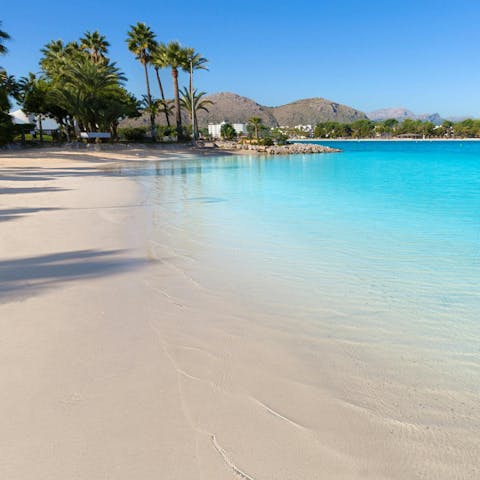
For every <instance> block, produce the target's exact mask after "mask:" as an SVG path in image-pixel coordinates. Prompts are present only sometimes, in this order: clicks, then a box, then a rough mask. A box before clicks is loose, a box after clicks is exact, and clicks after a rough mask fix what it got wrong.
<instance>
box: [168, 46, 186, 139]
mask: <svg viewBox="0 0 480 480" xmlns="http://www.w3.org/2000/svg"><path fill="white" fill-rule="evenodd" d="M163 55H164V60H165V64H166V65H168V66H169V67H170V68H171V73H172V82H173V98H174V104H175V124H176V129H177V138H178V139H181V138H182V135H183V132H182V115H181V112H180V108H181V106H180V90H179V87H178V71H179V69H182V68H183V66H184V65H185V61H186V60H185V58H186V53H185V49H183V48H182V46H181V45H180V43H178V42H169V43H168V44H167V45H166V46H165V49H164V53H163Z"/></svg>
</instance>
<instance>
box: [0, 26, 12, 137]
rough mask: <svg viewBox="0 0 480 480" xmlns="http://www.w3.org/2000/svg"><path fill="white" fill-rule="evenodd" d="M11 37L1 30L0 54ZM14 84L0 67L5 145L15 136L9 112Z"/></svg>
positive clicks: (0, 130) (1, 130) (0, 127)
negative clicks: (10, 96)
mask: <svg viewBox="0 0 480 480" xmlns="http://www.w3.org/2000/svg"><path fill="white" fill-rule="evenodd" d="M0 26H1V23H0ZM9 38H10V36H9V35H8V33H6V32H4V31H3V30H0V55H5V54H6V53H7V47H6V46H5V41H6V40H8V39H9ZM14 85H16V83H15V81H14V79H13V77H9V75H8V74H7V72H6V71H4V70H3V69H2V68H1V67H0V145H5V144H6V143H8V142H10V141H11V140H12V139H13V137H14V132H15V126H14V124H13V122H12V117H11V116H10V115H9V113H8V112H9V110H10V102H9V100H8V95H9V93H10V92H11V89H12V88H13V86H14Z"/></svg>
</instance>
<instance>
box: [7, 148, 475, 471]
mask: <svg viewBox="0 0 480 480" xmlns="http://www.w3.org/2000/svg"><path fill="white" fill-rule="evenodd" d="M189 155H190V153H189V152H188V151H184V152H182V151H171V152H167V153H163V154H162V153H160V152H158V151H154V150H152V151H135V150H132V151H119V152H108V153H107V152H86V151H70V150H57V149H51V150H31V151H23V152H6V153H2V154H0V329H1V330H0V331H1V336H0V388H1V391H2V394H1V396H0V452H1V453H0V478H2V479H8V480H33V479H35V480H57V479H58V480H60V479H61V480H65V479H72V480H73V479H75V480H97V479H115V480H127V479H128V480H131V479H139V480H154V479H155V480H158V479H182V480H183V479H205V480H207V479H208V480H220V479H222V480H223V479H228V478H231V479H235V478H244V479H249V480H252V479H254V480H267V479H272V480H273V479H275V480H287V479H288V480H298V479H328V480H330V479H375V480H377V479H398V480H405V479H432V480H433V479H435V480H438V479H445V480H447V479H454V478H458V479H475V478H480V461H479V460H478V452H479V448H480V440H479V434H478V430H477V428H478V425H477V426H475V425H471V424H470V420H469V419H470V418H472V412H474V411H475V412H477V411H478V405H477V403H476V401H477V399H476V398H475V397H474V396H472V397H462V398H456V393H455V392H451V391H448V390H443V391H440V390H435V389H432V388H431V387H430V386H429V385H428V383H425V385H426V386H424V387H423V386H422V382H421V381H415V382H413V381H412V382H410V383H409V384H408V385H406V384H405V383H403V378H404V377H405V376H407V377H410V378H412V375H418V377H417V378H416V380H420V379H421V378H422V375H423V376H425V378H427V377H428V372H424V371H422V370H421V368H420V367H419V370H418V372H415V373H414V372H413V371H410V370H409V367H408V366H406V367H405V371H403V372H397V371H395V370H394V369H393V368H391V366H390V365H389V364H388V361H385V364H384V365H383V366H382V368H381V369H379V370H377V371H372V369H371V368H370V366H369V363H368V361H369V357H368V352H365V351H364V350H363V349H362V346H361V345H341V344H338V343H336V342H334V341H333V340H331V339H328V338H323V337H322V336H321V335H316V334H315V331H314V330H313V329H310V330H309V329H308V327H307V326H301V328H297V329H295V328H291V326H289V325H288V323H287V324H285V325H284V326H279V325H276V323H275V319H274V318H271V317H267V316H266V315H263V314H262V315H261V314H257V313H256V312H254V311H252V310H251V309H250V308H248V306H246V305H242V304H241V303H239V304H235V303H232V301H231V300H230V299H226V298H222V297H221V296H220V297H219V296H218V295H215V294H213V293H212V292H209V291H207V290H205V289H203V288H202V286H201V285H199V284H198V283H196V282H194V281H193V280H192V279H191V278H189V277H188V276H187V275H186V274H185V271H184V270H183V269H182V260H181V258H178V257H176V256H175V254H174V253H173V252H171V251H169V250H167V249H162V248H161V246H158V245H155V246H153V245H152V243H151V242H150V240H149V238H150V237H149V230H150V225H151V223H150V215H151V214H152V212H151V211H150V208H149V206H148V205H145V196H144V192H143V191H142V189H141V188H140V186H139V185H138V184H137V183H135V181H134V180H132V179H130V178H127V177H122V176H115V175H113V176H112V175H110V172H111V168H112V166H114V164H115V162H119V161H122V162H129V161H136V160H139V159H144V158H146V159H147V160H145V161H150V160H159V159H162V158H170V159H171V158H172V157H176V156H180V157H181V158H188V157H189ZM412 385H414V386H412ZM413 388H415V393H413ZM412 395H414V399H412ZM451 405H453V406H454V407H455V409H456V411H455V416H454V417H453V416H449V415H446V414H445V412H446V411H449V409H450V406H451ZM473 418H477V417H476V416H473Z"/></svg>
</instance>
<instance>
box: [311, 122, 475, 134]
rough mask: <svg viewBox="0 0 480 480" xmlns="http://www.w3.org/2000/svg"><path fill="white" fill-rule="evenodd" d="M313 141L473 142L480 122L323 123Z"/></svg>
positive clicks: (320, 124) (317, 129) (316, 128)
mask: <svg viewBox="0 0 480 480" xmlns="http://www.w3.org/2000/svg"><path fill="white" fill-rule="evenodd" d="M313 136H314V137H316V138H375V137H387V138H388V137H396V136H420V137H425V138H431V137H435V138H454V137H459V138H475V137H480V120H472V119H467V120H463V121H461V122H457V123H453V122H451V121H448V120H446V121H444V122H443V123H442V124H441V125H435V124H433V123H432V122H429V121H421V120H412V119H405V120H403V121H402V122H399V121H398V120H396V119H394V118H390V119H388V120H384V121H382V122H373V121H372V120H366V119H362V120H357V121H355V122H352V123H338V122H322V123H318V124H317V125H316V127H315V129H314V132H313Z"/></svg>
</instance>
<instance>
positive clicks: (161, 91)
mask: <svg viewBox="0 0 480 480" xmlns="http://www.w3.org/2000/svg"><path fill="white" fill-rule="evenodd" d="M158 70H159V69H158V67H155V73H156V74H157V82H158V88H159V90H160V96H161V97H162V100H163V105H164V107H165V110H164V111H165V120H166V121H167V126H168V127H170V117H169V116H168V111H167V108H166V105H167V104H166V103H165V92H164V91H163V85H162V81H161V80H160V73H159V72H158Z"/></svg>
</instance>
